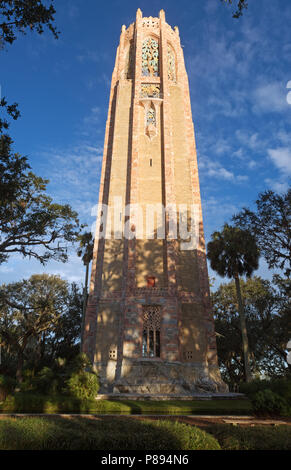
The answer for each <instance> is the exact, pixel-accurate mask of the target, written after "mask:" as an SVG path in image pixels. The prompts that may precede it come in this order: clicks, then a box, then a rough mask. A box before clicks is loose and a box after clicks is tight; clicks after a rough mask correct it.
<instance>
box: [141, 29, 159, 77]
mask: <svg viewBox="0 0 291 470" xmlns="http://www.w3.org/2000/svg"><path fill="white" fill-rule="evenodd" d="M142 75H143V76H146V77H158V76H159V43H158V41H156V40H155V39H153V38H147V39H145V40H144V41H143V44H142Z"/></svg>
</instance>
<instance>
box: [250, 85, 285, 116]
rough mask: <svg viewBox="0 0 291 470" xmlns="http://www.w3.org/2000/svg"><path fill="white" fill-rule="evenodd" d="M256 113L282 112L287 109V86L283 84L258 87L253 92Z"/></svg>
mask: <svg viewBox="0 0 291 470" xmlns="http://www.w3.org/2000/svg"><path fill="white" fill-rule="evenodd" d="M253 99H254V102H255V103H254V106H253V111H254V112H256V113H260V112H261V113H266V112H267V113H268V112H282V111H285V110H286V109H287V106H288V105H287V102H286V85H285V83H283V82H282V83H281V82H272V83H266V84H263V85H261V86H259V87H257V88H256V89H255V90H254V92H253Z"/></svg>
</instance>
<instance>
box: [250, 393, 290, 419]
mask: <svg viewBox="0 0 291 470" xmlns="http://www.w3.org/2000/svg"><path fill="white" fill-rule="evenodd" d="M251 402H252V406H253V409H254V412H255V414H257V415H260V416H265V415H267V416H288V415H291V408H290V406H288V403H287V401H286V400H285V399H284V398H283V397H281V396H280V395H278V394H277V393H274V392H272V390H269V389H266V390H263V391H261V392H257V393H256V394H255V395H254V396H253V397H252V398H251Z"/></svg>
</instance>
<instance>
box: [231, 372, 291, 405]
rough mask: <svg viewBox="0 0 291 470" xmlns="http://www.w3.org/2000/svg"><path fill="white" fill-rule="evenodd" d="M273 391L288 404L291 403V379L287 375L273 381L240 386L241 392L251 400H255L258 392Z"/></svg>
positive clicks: (253, 382) (254, 381)
mask: <svg viewBox="0 0 291 470" xmlns="http://www.w3.org/2000/svg"><path fill="white" fill-rule="evenodd" d="M266 389H268V390H271V391H272V392H274V393H275V394H277V395H280V396H281V397H283V398H284V399H285V400H286V401H287V402H289V403H291V377H290V375H287V376H286V377H282V378H278V379H272V380H259V379H257V380H253V381H252V382H249V383H248V384H246V383H242V384H240V387H239V391H240V392H241V393H244V394H246V395H247V396H248V397H249V398H253V397H254V395H255V394H256V393H258V392H262V391H264V390H266Z"/></svg>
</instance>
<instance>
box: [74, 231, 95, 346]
mask: <svg viewBox="0 0 291 470" xmlns="http://www.w3.org/2000/svg"><path fill="white" fill-rule="evenodd" d="M78 240H79V249H78V251H77V255H78V256H79V257H82V261H83V263H84V266H85V285H84V290H83V313H82V327H81V349H82V341H83V332H84V322H85V313H86V306H87V299H88V279H89V266H90V262H91V261H92V258H93V248H94V239H93V236H92V233H91V232H85V233H83V234H81V235H79V238H78Z"/></svg>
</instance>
